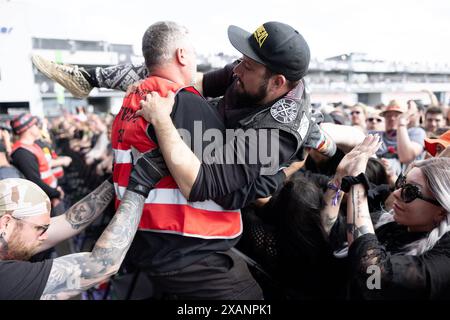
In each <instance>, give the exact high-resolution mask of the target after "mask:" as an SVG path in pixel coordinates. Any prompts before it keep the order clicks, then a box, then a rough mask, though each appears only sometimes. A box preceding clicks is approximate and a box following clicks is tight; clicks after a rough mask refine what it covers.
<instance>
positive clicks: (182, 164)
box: [136, 91, 201, 198]
mask: <svg viewBox="0 0 450 320" xmlns="http://www.w3.org/2000/svg"><path fill="white" fill-rule="evenodd" d="M167 98H168V99H164V100H162V99H161V97H160V96H159V94H158V93H157V92H152V93H150V94H149V95H147V101H141V106H143V108H142V109H141V110H138V111H137V112H136V115H138V116H142V117H144V118H145V119H146V120H147V121H148V122H150V123H151V124H152V126H153V128H154V130H155V134H156V137H157V140H158V146H159V148H160V150H161V153H162V155H163V157H164V159H165V161H166V164H167V167H168V169H169V171H170V173H171V174H172V176H173V177H174V179H175V181H176V182H177V185H178V188H180V191H181V193H182V194H183V195H184V196H185V197H186V198H188V197H189V194H190V192H191V188H192V186H193V184H194V182H195V180H196V178H197V175H198V172H199V170H200V166H201V162H200V160H199V159H198V158H197V157H196V156H195V154H194V153H193V152H192V151H191V149H190V148H189V147H188V146H187V145H186V143H184V141H183V140H182V138H181V136H180V134H179V133H178V131H177V129H176V128H175V126H174V124H173V122H172V119H171V117H170V115H171V112H172V108H173V105H174V102H175V94H174V93H173V92H171V91H169V93H168V95H167ZM145 105H147V107H145V108H144V106H145Z"/></svg>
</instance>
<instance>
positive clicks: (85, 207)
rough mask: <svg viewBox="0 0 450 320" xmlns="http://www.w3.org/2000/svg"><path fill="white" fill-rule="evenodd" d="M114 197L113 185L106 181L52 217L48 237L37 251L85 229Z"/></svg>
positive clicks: (52, 245)
mask: <svg viewBox="0 0 450 320" xmlns="http://www.w3.org/2000/svg"><path fill="white" fill-rule="evenodd" d="M113 197H114V187H113V185H112V184H111V183H110V182H108V181H105V182H103V183H102V184H101V185H100V186H98V187H97V188H96V189H95V190H94V191H92V192H91V193H90V194H88V195H87V196H86V197H84V198H83V199H81V200H80V201H78V202H77V203H76V204H74V205H73V206H72V207H71V208H70V209H69V210H67V211H66V213H65V214H63V215H60V216H57V217H54V218H52V219H51V223H50V228H49V229H48V237H47V239H46V240H45V241H44V242H43V243H42V245H40V246H39V247H38V248H37V252H41V251H44V250H47V249H48V248H51V247H54V246H55V245H56V244H58V243H59V242H61V241H64V240H66V239H69V238H71V237H73V236H75V235H77V234H79V233H80V232H81V231H83V230H84V229H85V228H86V227H87V226H88V225H89V224H90V223H92V222H93V221H94V220H95V219H96V218H97V217H98V216H99V215H100V214H101V213H102V212H103V211H104V210H105V209H106V207H107V206H108V204H109V202H110V201H111V200H112V199H113Z"/></svg>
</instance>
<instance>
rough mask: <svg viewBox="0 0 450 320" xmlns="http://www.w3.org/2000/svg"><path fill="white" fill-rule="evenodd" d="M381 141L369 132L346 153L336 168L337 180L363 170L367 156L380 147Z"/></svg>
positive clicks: (367, 159) (355, 174)
mask: <svg viewBox="0 0 450 320" xmlns="http://www.w3.org/2000/svg"><path fill="white" fill-rule="evenodd" d="M381 143H382V142H381V141H380V137H379V136H378V135H371V134H369V135H368V136H367V137H366V138H365V139H364V141H363V142H361V143H360V144H358V145H357V146H356V147H354V148H353V149H352V151H350V152H349V153H347V154H346V155H345V156H344V158H343V159H342V160H341V162H340V163H339V165H338V167H337V169H336V176H337V177H338V178H339V181H340V180H341V179H342V178H343V177H345V176H357V175H358V174H360V173H361V172H365V171H366V166H367V162H368V161H369V158H370V157H371V156H372V155H373V154H375V152H376V151H377V150H378V149H379V148H380V146H381Z"/></svg>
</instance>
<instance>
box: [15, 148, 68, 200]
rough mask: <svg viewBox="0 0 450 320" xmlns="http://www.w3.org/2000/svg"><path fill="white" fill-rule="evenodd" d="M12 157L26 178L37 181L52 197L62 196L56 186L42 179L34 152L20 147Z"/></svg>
mask: <svg viewBox="0 0 450 320" xmlns="http://www.w3.org/2000/svg"><path fill="white" fill-rule="evenodd" d="M12 159H13V164H14V166H15V167H16V168H17V169H19V171H20V172H22V173H23V175H24V176H25V178H27V179H28V180H30V181H32V182H34V183H36V184H37V185H38V186H39V187H40V188H41V189H42V190H44V192H45V193H46V194H47V196H48V197H49V198H50V199H54V198H60V197H61V193H60V192H59V191H58V190H57V189H56V188H52V187H50V186H49V185H48V184H46V183H45V182H44V181H42V179H41V175H40V173H39V166H38V163H37V159H36V157H35V156H34V155H33V153H31V152H30V151H28V150H26V149H24V148H19V149H17V150H16V151H15V152H14V153H13V154H12Z"/></svg>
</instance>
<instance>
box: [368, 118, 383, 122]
mask: <svg viewBox="0 0 450 320" xmlns="http://www.w3.org/2000/svg"><path fill="white" fill-rule="evenodd" d="M367 121H370V122H373V121H376V122H382V121H383V119H380V118H367Z"/></svg>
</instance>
